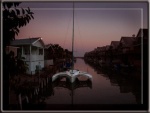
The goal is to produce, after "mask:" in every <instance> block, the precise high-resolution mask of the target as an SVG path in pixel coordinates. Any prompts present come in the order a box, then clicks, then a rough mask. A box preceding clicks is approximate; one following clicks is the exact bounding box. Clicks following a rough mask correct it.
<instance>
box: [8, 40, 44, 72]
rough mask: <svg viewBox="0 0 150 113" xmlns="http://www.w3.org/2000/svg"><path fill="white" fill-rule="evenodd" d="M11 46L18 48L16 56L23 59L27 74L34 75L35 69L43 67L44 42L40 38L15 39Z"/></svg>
mask: <svg viewBox="0 0 150 113" xmlns="http://www.w3.org/2000/svg"><path fill="white" fill-rule="evenodd" d="M11 46H15V47H19V49H18V53H17V54H18V55H20V56H21V57H24V58H25V62H26V63H27V64H28V68H29V69H28V71H27V73H28V74H35V72H36V69H37V68H40V69H42V68H43V67H44V42H43V41H42V39H41V38H40V37H37V38H25V39H16V40H14V41H12V42H11Z"/></svg>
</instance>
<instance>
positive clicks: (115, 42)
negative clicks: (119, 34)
mask: <svg viewBox="0 0 150 113" xmlns="http://www.w3.org/2000/svg"><path fill="white" fill-rule="evenodd" d="M119 43H120V41H111V44H110V45H111V46H112V47H113V48H114V49H115V48H117V46H118V45H119Z"/></svg>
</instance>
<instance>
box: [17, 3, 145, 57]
mask: <svg viewBox="0 0 150 113" xmlns="http://www.w3.org/2000/svg"><path fill="white" fill-rule="evenodd" d="M72 6H73V4H72V2H23V3H21V4H20V5H19V7H23V8H27V7H30V9H31V11H32V12H33V13H34V15H33V16H34V20H31V21H30V23H29V24H27V25H26V26H25V27H22V28H21V29H20V33H19V35H18V36H16V38H17V39H21V38H29V37H30V38H32V37H41V38H42V39H43V41H44V43H45V44H49V43H52V44H59V45H60V46H62V47H63V48H65V49H66V48H67V49H69V50H71V47H72V46H71V44H72V42H71V41H72V29H73V27H72V23H73V21H72V20H73V16H72V15H73V11H72ZM147 8H148V7H147V3H146V2H139V3H137V2H118V3H117V2H114V3H113V2H75V17H74V23H75V27H74V28H75V29H74V32H75V37H74V40H75V41H74V47H75V52H74V54H75V56H83V55H84V53H85V52H88V51H91V50H93V49H94V48H96V47H101V46H105V45H109V44H110V43H111V41H119V40H120V38H121V37H122V36H132V35H133V34H135V35H136V34H137V32H138V30H139V29H140V28H147V27H148V25H147V21H148V20H147V18H148V17H147V14H148V13H147V10H148V9H147Z"/></svg>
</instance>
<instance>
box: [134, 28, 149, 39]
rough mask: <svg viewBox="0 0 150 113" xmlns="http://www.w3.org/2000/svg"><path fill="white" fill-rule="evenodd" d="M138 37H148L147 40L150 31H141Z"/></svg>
mask: <svg viewBox="0 0 150 113" xmlns="http://www.w3.org/2000/svg"><path fill="white" fill-rule="evenodd" d="M136 37H146V38H148V29H139V31H138V33H137V36H136Z"/></svg>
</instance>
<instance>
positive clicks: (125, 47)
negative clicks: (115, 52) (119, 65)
mask: <svg viewBox="0 0 150 113" xmlns="http://www.w3.org/2000/svg"><path fill="white" fill-rule="evenodd" d="M134 41H135V37H121V39H120V45H119V46H120V47H121V49H122V52H123V53H127V52H129V51H130V50H131V49H132V47H133V44H134Z"/></svg>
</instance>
